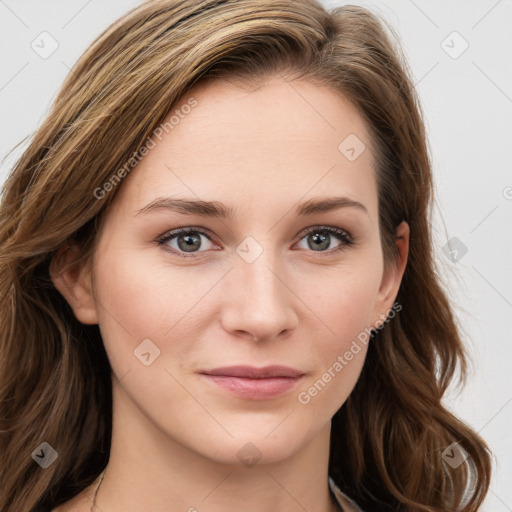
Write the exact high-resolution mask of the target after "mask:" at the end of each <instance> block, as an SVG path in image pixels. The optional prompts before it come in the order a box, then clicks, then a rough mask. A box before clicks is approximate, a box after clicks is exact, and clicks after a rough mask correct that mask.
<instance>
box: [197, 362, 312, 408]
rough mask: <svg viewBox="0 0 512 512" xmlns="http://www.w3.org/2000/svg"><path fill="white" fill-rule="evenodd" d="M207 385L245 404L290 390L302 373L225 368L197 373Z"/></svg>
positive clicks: (274, 368) (284, 369)
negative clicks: (240, 399) (244, 401)
mask: <svg viewBox="0 0 512 512" xmlns="http://www.w3.org/2000/svg"><path fill="white" fill-rule="evenodd" d="M199 373H200V374H201V375H202V376H203V377H204V378H205V379H206V380H207V381H208V382H209V383H210V384H212V385H214V386H216V387H220V388H221V389H223V390H224V391H227V392H228V393H231V394H234V395H236V396H238V397H239V398H244V399H246V400H270V399H272V398H276V397H278V396H280V395H283V394H284V393H286V392H287V391H290V390H291V389H292V388H294V387H295V386H296V385H297V384H298V383H299V382H300V381H301V380H302V378H303V377H304V375H305V373H304V372H301V371H300V370H296V369H294V368H289V367H286V366H266V367H264V368H255V367H252V366H229V367H224V368H215V369H213V370H202V371H200V372H199Z"/></svg>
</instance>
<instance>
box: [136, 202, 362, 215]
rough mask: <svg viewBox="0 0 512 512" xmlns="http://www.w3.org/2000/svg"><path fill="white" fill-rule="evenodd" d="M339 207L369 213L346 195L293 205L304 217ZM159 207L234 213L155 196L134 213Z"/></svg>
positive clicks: (220, 205) (219, 205)
mask: <svg viewBox="0 0 512 512" xmlns="http://www.w3.org/2000/svg"><path fill="white" fill-rule="evenodd" d="M340 208H356V209H358V210H360V211H362V212H365V213H366V214H367V215H369V214H368V210H367V209H366V207H365V206H364V205H363V204H362V203H360V202H359V201H354V200H353V199H350V198H348V197H321V198H312V199H309V200H307V201H305V202H303V203H300V204H298V205H297V206H296V207H295V215H297V216H300V217H306V216H308V215H315V214H317V213H326V212H330V211H333V210H338V209H340ZM159 209H167V210H172V211H175V212H177V213H182V214H185V215H200V216H202V217H213V218H219V219H226V218H227V219H232V218H233V217H234V214H235V210H234V208H231V207H228V206H226V205H224V204H223V203H220V202H219V201H201V200H197V199H175V198H172V197H157V198H156V199H154V200H153V201H151V202H150V203H148V204H147V205H146V206H144V207H143V208H141V209H139V210H136V212H137V213H136V215H139V214H144V213H148V212H151V211H154V210H159Z"/></svg>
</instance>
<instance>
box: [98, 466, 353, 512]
mask: <svg viewBox="0 0 512 512" xmlns="http://www.w3.org/2000/svg"><path fill="white" fill-rule="evenodd" d="M106 471H107V468H105V469H104V470H103V472H102V473H101V478H100V481H99V483H98V485H97V486H96V491H94V498H93V500H92V506H91V512H94V507H95V506H96V496H97V495H98V491H99V490H100V486H101V482H103V477H104V476H105V472H106ZM339 510H341V511H342V512H343V510H342V509H341V507H340V505H339V504H338V503H337V500H336V504H335V505H334V508H333V512H338V511H339Z"/></svg>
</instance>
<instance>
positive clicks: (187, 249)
mask: <svg viewBox="0 0 512 512" xmlns="http://www.w3.org/2000/svg"><path fill="white" fill-rule="evenodd" d="M203 238H204V239H206V240H207V242H208V243H209V244H211V245H212V246H213V245H214V244H213V243H212V241H211V240H210V237H209V235H207V234H206V233H204V232H202V231H199V230H197V229H193V228H183V229H177V230H175V231H172V232H171V233H168V234H166V235H164V236H162V237H160V238H159V239H158V240H157V243H158V244H159V245H163V246H166V247H165V248H166V249H168V250H170V252H173V253H175V254H177V255H178V256H181V257H183V258H188V257H190V256H188V255H187V254H186V253H195V252H204V251H198V249H199V248H200V247H202V246H203V245H204V242H203ZM207 245H208V244H207ZM210 248H211V247H210ZM206 249H208V247H206Z"/></svg>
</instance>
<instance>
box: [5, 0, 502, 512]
mask: <svg viewBox="0 0 512 512" xmlns="http://www.w3.org/2000/svg"><path fill="white" fill-rule="evenodd" d="M139 3H140V2H139V1H136V0H122V1H121V0H116V1H100V0H89V1H87V0H61V1H57V0H51V1H50V0H47V1H45V2H42V1H40V0H39V1H36V0H30V1H29V0H21V1H20V0H18V1H15V0H0V62H1V65H0V158H3V157H4V156H5V155H7V153H8V152H9V151H10V150H11V149H12V148H13V147H14V146H15V145H16V144H17V143H18V142H20V141H21V140H22V139H23V138H24V137H26V136H27V135H30V134H31V133H33V131H34V130H35V129H36V128H37V126H38V125H39V124H40V123H41V121H42V120H43V118H44V116H45V115H46V114H47V112H48V108H49V105H50V102H51V101H52V100H53V98H54V97H55V95H56V93H57V90H58V88H59V87H60V84H61V83H62V81H63V79H64V78H65V76H66V75H67V73H68V72H69V69H70V68H71V67H72V66H73V64H74V62H75V61H76V59H77V58H78V57H79V55H80V54H81V53H82V52H83V51H84V50H85V49H86V47H87V46H88V45H89V44H90V43H91V42H92V40H93V39H94V38H95V37H96V35H97V34H99V33H100V32H101V30H103V29H104V28H106V27H107V26H108V25H109V24H110V23H111V22H113V21H114V20H115V19H117V18H118V17H119V16H120V15H122V14H123V13H125V12H126V11H128V10H129V9H130V8H132V7H134V6H136V5H138V4H139ZM323 3H324V4H325V5H326V6H329V7H331V6H335V5H340V4H341V3H342V2H338V1H337V2H334V1H332V2H327V1H324V2H323ZM344 3H350V2H344ZM351 3H353V4H358V5H364V6H366V7H369V8H370V9H372V10H373V11H375V12H377V13H380V14H381V15H382V16H384V17H385V18H386V19H388V20H389V21H390V22H391V23H392V25H393V26H394V27H395V29H396V30H397V31H398V33H399V36H400V38H401V40H402V44H403V46H404V49H405V53H406V56H407V57H408V59H409V63H410V67H411V69H412V72H413V76H414V79H415V83H416V87H417V90H418V92H419V95H420V98H421V101H422V104H423V106H424V110H425V112H426V123H427V129H428V135H429V140H430V146H431V152H432V156H433V166H434V173H435V181H436V188H437V205H436V221H435V225H434V229H435V233H436V249H437V251H438V253H437V259H438V261H439V264H440V265H441V270H442V275H443V277H444V278H445V279H446V280H447V282H448V283H449V288H450V294H451V296H452V298H453V300H454V302H455V304H456V307H457V315H458V318H459V320H460V323H461V325H462V326H463V327H464V329H465V331H466V332H467V338H466V342H467V345H468V348H469V350H470V353H471V357H472V361H473V364H472V367H471V373H470V378H469V383H468V385H467V387H466V388H465V389H464V390H463V391H462V392H461V393H459V394H458V393H457V390H456V389H452V390H451V391H450V393H449V396H448V397H447V399H446V403H447V405H448V406H449V407H450V408H451V409H452V410H454V411H455V413H456V414H458V415H459V416H460V417H462V418H463V419H464V420H465V421H467V422H468V423H469V424H470V425H472V427H473V428H475V429H476V430H477V431H479V432H480V433H481V435H482V436H483V437H484V438H485V439H486V440H487V441H488V443H489V444H490V446H491V448H492V450H493V451H494V454H495V459H496V460H495V474H494V478H493V481H492V484H491V491H490V493H489V497H488V499H487V501H486V505H485V506H484V507H483V508H482V510H484V511H492V512H505V511H512V486H511V485H510V482H511V481H512V480H511V477H512V463H511V460H510V459H511V457H510V456H511V455H512V434H511V427H512V403H511V402H512V385H511V383H512V378H511V369H510V367H511V363H512V358H511V353H512V348H511V345H512V343H511V342H512V336H511V332H512V315H511V313H512V272H511V268H512V265H511V250H510V249H511V247H512V229H511V220H512V172H511V168H512V167H511V163H512V162H511V160H512V156H511V151H510V148H511V145H512V116H511V113H512V65H511V63H512V58H511V57H512V55H511V53H512V52H511V49H512V30H511V23H510V22H511V19H512V2H511V1H510V0H499V1H496V0H479V1H475V0H473V1H464V2H462V1H453V0H451V1H444V0H435V1H432V0H430V1H427V0H414V1H413V0H395V1H393V2H388V3H385V2H382V1H376V2H365V1H356V2H351ZM44 31H46V32H48V33H49V34H51V36H52V37H53V38H54V39H55V40H56V41H57V43H58V48H57V49H56V50H55V52H54V53H53V54H52V55H50V56H49V57H48V58H46V59H43V58H41V57H40V56H39V55H38V54H37V53H36V52H35V51H34V50H33V49H32V48H31V43H32V42H33V41H34V40H35V41H36V43H38V41H39V43H38V44H39V45H40V46H41V45H42V43H41V42H40V37H41V36H40V34H41V33H42V32H44ZM454 31H456V32H458V34H460V37H459V36H458V35H456V34H455V35H453V32H454ZM443 41H444V42H443ZM464 41H466V42H467V44H468V45H469V46H468V48H467V50H466V51H464V52H463V53H462V54H461V55H458V54H459V53H460V51H461V50H462V49H463V48H464V45H465V44H466V43H464ZM48 44H49V43H47V44H45V48H46V49H48V48H49V46H48ZM447 52H448V53H447ZM449 53H451V56H450V55H449ZM454 57H457V58H454ZM23 147H25V145H22V147H21V148H18V150H15V151H14V152H13V153H12V154H11V155H10V156H9V157H8V158H7V159H6V160H5V161H4V162H2V165H1V166H0V183H1V182H2V181H3V180H4V179H5V176H6V174H7V172H8V171H9V169H10V167H11V166H12V163H13V162H14V160H15V158H16V157H17V156H19V154H20V152H21V149H22V148H23ZM453 237H457V238H458V239H459V240H460V241H461V242H462V244H464V245H463V246H461V247H466V248H467V253H466V254H464V255H463V256H462V257H461V255H462V252H461V251H460V250H459V247H458V246H457V245H455V242H452V245H451V246H450V249H454V248H455V249H456V250H457V251H458V253H457V254H454V255H453V256H452V259H450V257H449V256H448V255H447V253H446V252H444V251H443V246H445V244H446V243H447V240H448V239H452V238H453ZM453 258H455V259H457V258H459V259H458V261H453Z"/></svg>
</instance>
